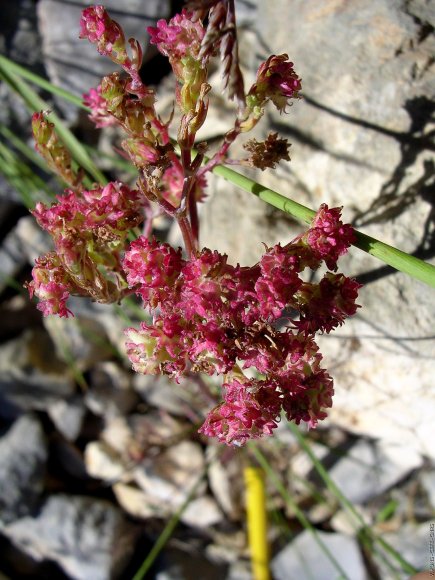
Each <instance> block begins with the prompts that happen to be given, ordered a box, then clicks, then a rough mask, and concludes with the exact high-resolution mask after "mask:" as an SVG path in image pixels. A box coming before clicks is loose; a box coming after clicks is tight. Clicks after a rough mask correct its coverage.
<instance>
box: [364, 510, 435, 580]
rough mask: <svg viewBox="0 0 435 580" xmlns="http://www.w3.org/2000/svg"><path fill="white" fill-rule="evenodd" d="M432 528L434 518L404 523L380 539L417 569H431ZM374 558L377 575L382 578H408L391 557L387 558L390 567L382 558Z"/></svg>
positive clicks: (391, 579) (388, 579)
mask: <svg viewBox="0 0 435 580" xmlns="http://www.w3.org/2000/svg"><path fill="white" fill-rule="evenodd" d="M434 529H435V520H434V519H432V520H429V521H427V522H423V523H419V524H413V523H406V524H403V525H402V526H400V529H399V530H397V531H395V532H391V533H386V534H383V535H382V539H384V540H385V541H386V542H388V543H389V544H390V546H392V547H393V548H394V549H395V550H396V552H398V553H399V554H400V555H401V556H402V558H403V559H404V560H406V561H407V562H408V563H409V564H411V565H412V566H414V567H415V568H417V570H431V569H433V560H432V566H431V562H430V558H431V557H433V551H432V552H431V550H430V542H431V538H433V530H434ZM432 541H433V540H432ZM375 559H376V563H377V565H378V567H379V575H380V577H381V578H382V579H383V580H384V579H385V580H396V579H397V578H399V579H400V580H408V579H409V574H405V573H404V571H403V569H402V568H401V567H400V565H399V564H398V563H397V562H396V560H394V559H393V558H391V557H390V558H388V561H389V562H390V563H391V565H392V569H391V568H390V567H389V566H387V565H386V563H385V560H384V559H383V558H380V557H376V558H375Z"/></svg>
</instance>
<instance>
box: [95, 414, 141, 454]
mask: <svg viewBox="0 0 435 580" xmlns="http://www.w3.org/2000/svg"><path fill="white" fill-rule="evenodd" d="M132 437H133V431H132V428H131V425H129V423H128V421H127V418H126V417H108V418H107V420H106V424H105V426H104V429H103V431H102V433H101V439H102V440H103V441H104V442H105V443H106V444H107V445H109V446H110V447H111V448H112V449H114V450H115V451H117V452H118V453H119V454H123V453H124V452H125V450H126V449H127V446H128V444H129V441H130V440H131V439H132Z"/></svg>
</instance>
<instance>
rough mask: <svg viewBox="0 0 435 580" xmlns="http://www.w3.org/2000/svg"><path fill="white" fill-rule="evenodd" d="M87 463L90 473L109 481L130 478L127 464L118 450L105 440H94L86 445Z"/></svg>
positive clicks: (113, 481)
mask: <svg viewBox="0 0 435 580" xmlns="http://www.w3.org/2000/svg"><path fill="white" fill-rule="evenodd" d="M85 464H86V470H87V472H88V474H89V475H91V476H92V477H95V478H97V479H102V480H103V481H107V482H108V483H115V482H117V481H121V480H124V479H125V478H126V477H127V478H128V473H127V470H126V466H125V465H124V464H123V462H122V461H121V459H120V457H119V456H118V454H117V453H116V451H114V450H113V449H112V448H111V447H109V446H108V445H107V444H106V443H104V442H103V441H92V442H91V443H88V444H87V445H86V449H85Z"/></svg>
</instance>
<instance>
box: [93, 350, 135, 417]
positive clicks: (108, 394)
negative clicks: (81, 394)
mask: <svg viewBox="0 0 435 580" xmlns="http://www.w3.org/2000/svg"><path fill="white" fill-rule="evenodd" d="M138 401H139V397H138V395H137V394H136V393H135V392H134V391H133V389H132V388H131V376H130V374H127V372H126V371H125V370H124V369H123V368H122V367H120V366H119V365H117V364H116V363H114V362H111V361H104V362H100V363H97V364H96V365H95V366H94V367H93V368H92V369H91V371H90V388H89V389H88V391H87V392H86V395H85V403H86V405H87V407H88V408H89V409H90V410H91V411H92V412H93V413H95V414H96V415H100V416H104V417H106V418H107V417H109V416H114V415H126V414H128V413H129V412H130V411H131V410H132V409H133V408H134V407H135V405H136V404H137V403H138Z"/></svg>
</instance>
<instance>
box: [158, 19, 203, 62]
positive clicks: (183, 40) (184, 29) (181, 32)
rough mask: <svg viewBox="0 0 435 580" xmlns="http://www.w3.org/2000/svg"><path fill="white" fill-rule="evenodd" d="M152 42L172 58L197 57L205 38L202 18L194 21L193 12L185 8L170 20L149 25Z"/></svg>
mask: <svg viewBox="0 0 435 580" xmlns="http://www.w3.org/2000/svg"><path fill="white" fill-rule="evenodd" d="M147 31H148V33H149V35H150V42H151V44H155V45H157V48H158V49H159V51H160V52H161V53H162V54H164V55H165V56H168V57H169V58H170V59H176V60H181V59H182V58H184V57H185V56H191V57H193V58H197V57H198V55H199V51H200V48H201V41H202V39H203V38H204V33H205V31H204V27H203V26H202V23H201V21H200V20H196V21H195V22H193V21H192V14H191V13H190V12H188V11H187V10H186V9H183V10H182V12H181V14H177V15H175V16H174V17H173V18H171V20H170V21H169V22H166V21H165V20H159V21H158V22H157V26H156V27H153V26H149V27H148V28H147Z"/></svg>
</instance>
